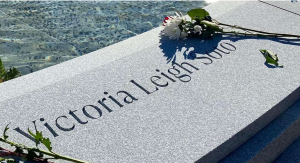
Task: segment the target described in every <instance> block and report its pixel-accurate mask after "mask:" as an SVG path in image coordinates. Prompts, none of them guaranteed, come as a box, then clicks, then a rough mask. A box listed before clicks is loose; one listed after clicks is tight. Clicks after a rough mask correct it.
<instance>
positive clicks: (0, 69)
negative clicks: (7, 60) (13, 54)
mask: <svg viewBox="0 0 300 163" xmlns="http://www.w3.org/2000/svg"><path fill="white" fill-rule="evenodd" d="M5 74H6V71H5V68H4V66H3V63H2V61H1V58H0V79H1V78H3V77H4V76H5Z"/></svg>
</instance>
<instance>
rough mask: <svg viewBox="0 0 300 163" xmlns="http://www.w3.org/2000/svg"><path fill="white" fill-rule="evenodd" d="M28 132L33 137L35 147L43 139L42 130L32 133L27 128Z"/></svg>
mask: <svg viewBox="0 0 300 163" xmlns="http://www.w3.org/2000/svg"><path fill="white" fill-rule="evenodd" d="M28 132H29V134H30V135H31V136H32V137H33V138H34V139H35V143H36V147H37V146H38V144H39V143H40V142H41V141H42V139H43V135H42V132H39V131H36V134H33V133H32V132H31V131H30V130H29V128H28Z"/></svg>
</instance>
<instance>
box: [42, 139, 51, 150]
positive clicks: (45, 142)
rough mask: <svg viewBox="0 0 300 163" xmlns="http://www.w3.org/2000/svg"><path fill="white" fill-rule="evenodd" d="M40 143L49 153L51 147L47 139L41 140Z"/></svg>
mask: <svg viewBox="0 0 300 163" xmlns="http://www.w3.org/2000/svg"><path fill="white" fill-rule="evenodd" d="M42 143H43V144H44V145H45V147H47V149H48V150H49V151H50V152H51V151H52V147H51V141H50V139H49V138H43V140H42Z"/></svg>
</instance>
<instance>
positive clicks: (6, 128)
mask: <svg viewBox="0 0 300 163" xmlns="http://www.w3.org/2000/svg"><path fill="white" fill-rule="evenodd" d="M8 125H9V124H7V125H6V127H5V129H4V132H3V138H4V140H6V139H7V138H8V136H7V135H6V132H7V130H8V129H9V128H8Z"/></svg>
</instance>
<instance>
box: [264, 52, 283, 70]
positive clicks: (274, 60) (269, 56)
mask: <svg viewBox="0 0 300 163" xmlns="http://www.w3.org/2000/svg"><path fill="white" fill-rule="evenodd" d="M259 51H260V52H261V53H262V54H263V55H264V57H265V58H266V62H267V63H268V64H273V65H275V66H278V67H283V65H279V64H278V61H279V59H278V57H277V54H274V53H273V52H272V51H271V50H267V49H260V50H259Z"/></svg>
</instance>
